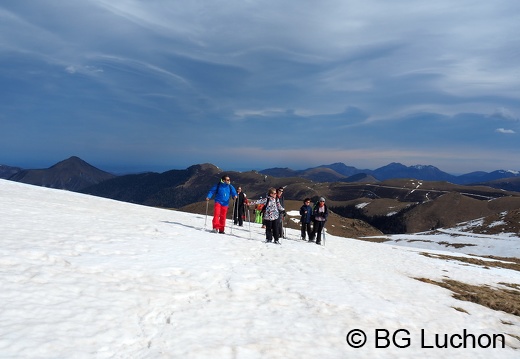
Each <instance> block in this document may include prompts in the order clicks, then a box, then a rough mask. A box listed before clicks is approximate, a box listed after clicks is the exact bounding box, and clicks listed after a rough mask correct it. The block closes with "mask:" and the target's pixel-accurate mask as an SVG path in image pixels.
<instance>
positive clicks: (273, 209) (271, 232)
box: [249, 188, 285, 244]
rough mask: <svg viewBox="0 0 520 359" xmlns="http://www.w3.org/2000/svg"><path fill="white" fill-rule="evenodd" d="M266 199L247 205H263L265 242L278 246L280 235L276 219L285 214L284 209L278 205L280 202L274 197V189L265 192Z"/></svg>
mask: <svg viewBox="0 0 520 359" xmlns="http://www.w3.org/2000/svg"><path fill="white" fill-rule="evenodd" d="M267 193H268V196H267V198H263V199H259V200H257V201H252V202H250V203H249V204H257V203H258V204H264V205H265V206H264V225H265V237H266V242H267V243H270V242H272V241H273V238H274V243H276V244H280V242H279V241H278V240H279V238H280V233H279V232H278V218H280V216H281V215H283V214H284V213H285V209H284V208H283V207H282V205H281V204H280V201H279V200H278V198H277V197H276V189H275V188H269V191H268V192H267Z"/></svg>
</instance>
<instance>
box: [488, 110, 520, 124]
mask: <svg viewBox="0 0 520 359" xmlns="http://www.w3.org/2000/svg"><path fill="white" fill-rule="evenodd" d="M491 116H492V117H495V118H499V119H503V120H508V121H515V122H519V121H520V117H518V116H516V115H515V114H514V113H513V112H512V111H510V110H508V109H507V108H505V107H499V108H497V109H496V110H495V112H493V114H492V115H491Z"/></svg>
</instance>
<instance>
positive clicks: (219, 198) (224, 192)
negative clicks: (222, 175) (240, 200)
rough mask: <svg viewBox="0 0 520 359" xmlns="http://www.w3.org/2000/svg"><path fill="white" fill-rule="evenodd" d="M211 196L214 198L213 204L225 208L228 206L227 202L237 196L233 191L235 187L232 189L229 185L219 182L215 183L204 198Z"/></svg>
mask: <svg viewBox="0 0 520 359" xmlns="http://www.w3.org/2000/svg"><path fill="white" fill-rule="evenodd" d="M217 189H218V190H217ZM213 196H215V202H218V203H220V204H221V205H222V206H226V207H227V206H228V205H229V200H230V199H231V198H232V197H236V196H237V191H236V190H235V187H233V186H232V185H231V184H229V183H226V182H224V181H222V180H220V183H217V184H216V185H214V186H213V187H211V189H210V190H209V192H208V195H207V196H206V197H207V198H211V197H213Z"/></svg>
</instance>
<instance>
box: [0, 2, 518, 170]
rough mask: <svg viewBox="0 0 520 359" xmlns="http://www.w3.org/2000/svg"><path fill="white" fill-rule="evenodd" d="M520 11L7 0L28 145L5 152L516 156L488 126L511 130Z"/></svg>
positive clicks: (14, 94) (8, 63) (12, 66)
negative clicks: (246, 150)
mask: <svg viewBox="0 0 520 359" xmlns="http://www.w3.org/2000/svg"><path fill="white" fill-rule="evenodd" d="M519 12H520V2H513V1H510V2H501V3H500V4H498V5H497V4H494V3H492V2H480V3H479V4H475V3H474V1H469V0H460V1H458V2H457V4H456V5H454V3H453V1H448V0H439V1H435V2H416V1H412V0H396V1H393V2H388V1H383V0H366V1H360V0H353V1H343V0H330V1H325V2H323V3H320V4H317V3H316V2H314V1H310V0H298V1H296V0H287V1H283V2H280V1H275V0H266V1H262V2H258V1H244V0H229V1H227V2H225V3H220V2H219V3H216V2H214V1H209V0H193V1H181V0H155V1H137V0H90V1H87V2H70V1H66V0H41V1H38V2H34V3H31V5H30V6H29V5H27V4H26V2H23V1H18V2H15V1H10V2H3V3H2V4H1V5H0V20H2V21H0V81H1V82H2V85H3V87H4V88H5V89H6V91H5V94H4V95H3V96H2V97H0V110H1V112H2V113H1V116H2V121H1V122H0V131H1V133H2V134H3V135H4V137H9V138H13V139H17V138H26V139H27V142H28V141H31V143H32V144H33V148H32V149H31V151H28V150H27V152H23V151H24V148H22V146H23V145H22V143H21V142H20V141H18V142H20V144H19V145H17V144H16V141H10V142H4V143H2V144H0V153H2V154H7V153H22V152H23V153H26V156H36V155H35V153H43V152H45V150H47V149H48V148H49V147H50V146H52V145H53V144H56V149H54V151H55V152H58V151H59V150H60V148H61V151H63V152H64V153H63V157H64V158H67V157H69V156H70V155H71V153H69V152H70V151H71V148H70V143H78V144H81V146H82V147H83V148H85V149H89V146H90V148H91V149H92V151H95V150H97V149H96V148H95V147H96V146H95V143H97V141H96V138H102V139H104V141H105V143H106V146H105V147H104V148H103V149H102V150H103V151H104V152H106V153H113V154H114V157H113V158H114V161H116V162H121V158H120V157H121V156H124V155H125V153H123V152H124V151H127V153H126V156H127V157H128V158H130V157H132V156H135V155H136V154H137V152H140V153H144V154H145V155H142V156H141V157H140V160H141V162H143V163H145V162H146V157H147V156H149V157H153V161H154V163H159V162H161V161H162V162H163V163H168V164H169V163H172V161H181V157H182V159H183V160H184V159H185V160H186V161H187V160H188V159H189V160H190V161H194V162H209V159H208V158H206V157H210V156H211V155H212V154H213V153H216V150H220V149H221V148H223V147H225V146H228V147H229V148H232V149H233V148H242V147H244V146H246V147H247V146H251V144H252V143H254V144H255V145H258V146H259V147H260V148H263V149H265V151H271V150H272V152H264V154H265V158H268V159H269V160H271V161H274V160H275V159H276V156H274V155H272V154H273V153H276V151H281V152H280V153H283V154H285V157H280V160H281V161H283V160H284V159H285V160H286V161H291V162H294V161H297V156H298V155H297V154H298V153H300V152H299V151H301V149H305V150H306V151H307V152H305V154H303V155H302V156H304V157H303V159H302V160H301V161H302V162H305V161H306V160H310V159H311V158H315V157H316V158H323V161H324V162H331V161H328V158H332V157H334V158H337V157H335V156H334V151H335V150H337V151H340V153H342V152H341V151H359V152H358V153H359V154H362V153H363V152H364V151H365V152H367V153H372V151H373V149H374V148H377V149H380V152H378V153H380V154H381V158H385V159H386V157H384V156H383V154H385V153H396V154H399V153H401V154H403V156H404V153H410V152H413V151H415V152H416V153H420V154H421V155H423V156H426V155H427V154H428V153H432V154H435V153H438V152H439V151H441V149H442V150H446V151H447V152H448V153H449V152H450V151H451V152H454V153H458V154H462V152H461V149H471V150H472V151H474V150H475V149H476V148H481V149H482V150H488V151H492V150H493V151H495V150H496V149H500V150H502V151H504V153H505V154H510V153H512V152H514V153H517V148H518V144H517V143H516V141H514V140H515V136H497V135H495V136H490V135H489V134H490V133H494V131H496V133H504V134H515V133H517V132H518V131H519V129H518V128H517V127H516V126H518V123H519V122H520V118H519V116H518V114H519V113H520V101H519V99H520V93H518V88H520V79H519V78H518V77H515V76H511V74H512V73H518V72H519V71H520V63H519V62H518V60H517V52H518V42H517V41H516V39H515V38H514V37H512V36H511V35H510V34H511V33H520V22H518V19H517V16H516V14H518V13H519ZM78 14H81V16H78ZM493 109H496V110H493ZM38 126H41V127H38ZM497 128H498V130H497ZM40 133H45V136H39V134H40ZM498 137H499V138H500V140H497V138H498ZM64 139H67V140H66V141H65V140H64ZM114 139H117V141H115V140H114ZM145 139H146V140H145ZM60 143H65V144H66V145H61V146H60ZM112 143H113V144H114V146H112V147H110V145H111V144H112ZM78 146H79V145H78ZM147 147H149V148H147ZM324 147H326V148H331V149H334V150H330V151H328V150H327V151H322V149H323V148H324ZM118 148H121V149H124V151H120V150H118ZM134 148H135V150H134ZM199 148H200V149H202V150H201V151H198V150H197V149H199ZM74 149H76V148H74ZM290 151H294V152H290ZM260 152H261V151H260ZM467 152H468V153H469V152H470V151H469V150H468V151H467ZM301 153H303V152H301ZM314 153H319V154H320V155H318V156H314V155H313V154H314ZM468 153H465V154H464V156H469V154H468ZM493 153H496V152H493ZM180 154H182V155H180ZM505 154H504V158H505V157H509V158H511V156H508V155H505ZM4 156H7V155H4ZM360 156H361V155H360ZM104 157H106V158H110V157H111V156H104ZM361 157H362V156H361ZM361 157H360V158H361ZM517 157H518V158H520V156H517ZM517 157H515V158H517ZM134 158H135V157H134ZM172 158H175V160H172ZM365 158H367V157H365ZM429 158H430V157H425V160H420V159H418V160H417V163H426V162H427V160H428V159H429ZM438 158H439V160H443V157H442V156H439V157H438ZM257 159H258V158H257V157H255V160H257ZM347 159H349V160H350V158H347ZM432 159H433V157H432ZM1 160H2V158H1V157H0V161H1ZM513 160H515V159H513ZM150 161H152V160H150ZM392 161H397V162H399V158H393V159H392ZM516 161H520V160H516ZM9 162H10V161H9ZM473 162H474V161H473ZM10 163H11V162H10ZM432 164H433V165H437V164H438V163H432ZM285 165H286V166H290V165H291V164H290V163H286V164H285ZM266 167H269V166H266ZM508 167H514V165H512V166H508ZM519 167H520V162H519Z"/></svg>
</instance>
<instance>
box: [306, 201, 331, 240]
mask: <svg viewBox="0 0 520 359" xmlns="http://www.w3.org/2000/svg"><path fill="white" fill-rule="evenodd" d="M312 216H313V218H314V219H313V226H312V227H313V230H312V238H311V239H309V242H314V238H316V244H321V232H322V231H323V228H324V227H325V222H326V221H327V217H328V216H329V210H328V208H327V205H325V198H323V197H321V198H320V200H319V202H318V203H317V204H316V205H315V206H314V209H313V210H312Z"/></svg>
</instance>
